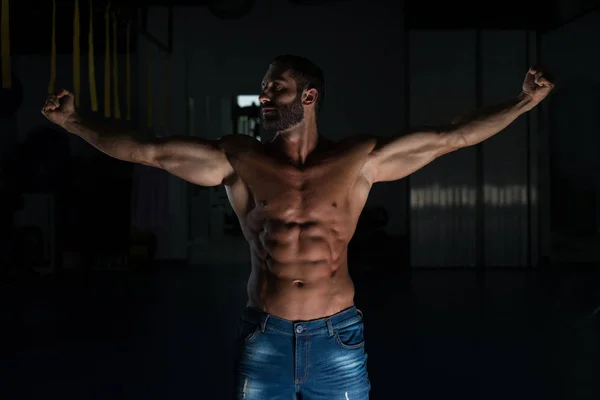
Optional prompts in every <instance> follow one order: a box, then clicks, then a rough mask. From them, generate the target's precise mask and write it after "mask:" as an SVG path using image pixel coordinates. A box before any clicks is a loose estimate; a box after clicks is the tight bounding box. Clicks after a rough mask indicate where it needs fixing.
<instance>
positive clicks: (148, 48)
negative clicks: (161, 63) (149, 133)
mask: <svg viewBox="0 0 600 400" xmlns="http://www.w3.org/2000/svg"><path fill="white" fill-rule="evenodd" d="M146 64H147V68H148V73H147V74H146V75H147V76H146V90H147V96H146V97H147V98H148V104H147V106H148V128H152V43H150V41H149V40H146Z"/></svg>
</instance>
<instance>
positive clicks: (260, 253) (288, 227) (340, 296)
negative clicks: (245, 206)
mask: <svg viewBox="0 0 600 400" xmlns="http://www.w3.org/2000/svg"><path fill="white" fill-rule="evenodd" d="M250 236H252V237H249V238H248V239H250V240H249V241H250V244H251V252H252V272H251V274H250V278H249V280H248V305H249V306H251V307H256V308H259V309H261V310H263V311H264V312H266V313H269V314H271V315H274V316H276V317H280V318H283V319H287V320H291V321H307V320H312V319H318V318H324V317H327V316H330V315H333V314H336V313H338V312H340V311H342V310H344V309H347V308H349V307H351V306H352V305H353V304H354V284H353V283H352V280H351V278H350V275H349V273H348V264H347V258H346V255H347V247H348V246H347V245H348V243H347V241H346V240H343V239H341V238H340V237H339V235H337V234H335V230H334V229H331V227H329V228H325V227H323V226H319V225H317V224H281V223H271V224H265V226H264V228H263V230H262V231H261V232H256V233H255V234H254V235H252V234H251V235H250Z"/></svg>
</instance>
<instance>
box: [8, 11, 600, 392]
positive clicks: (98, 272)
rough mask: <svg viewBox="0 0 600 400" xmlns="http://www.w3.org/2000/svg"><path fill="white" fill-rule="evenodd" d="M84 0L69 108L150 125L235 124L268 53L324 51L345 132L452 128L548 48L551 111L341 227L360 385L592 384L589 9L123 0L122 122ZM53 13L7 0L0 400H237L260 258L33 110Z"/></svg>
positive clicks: (169, 189) (65, 14) (593, 99)
mask: <svg viewBox="0 0 600 400" xmlns="http://www.w3.org/2000/svg"><path fill="white" fill-rule="evenodd" d="M56 6H57V19H56V27H57V29H56V47H57V57H56V71H57V80H56V89H58V88H61V87H66V88H69V89H73V88H74V84H73V78H72V77H73V56H72V53H73V39H72V37H73V16H74V13H73V9H74V2H73V1H66V0H58V1H57V2H56ZM79 6H80V12H81V17H80V20H81V21H80V26H81V38H80V42H81V92H80V93H79V99H80V102H81V103H80V111H81V112H82V113H83V114H85V115H87V116H89V117H92V118H97V119H99V120H104V121H105V122H106V123H108V124H129V125H130V126H131V127H134V128H136V129H138V130H139V131H140V132H141V133H142V134H146V135H151V136H169V135H173V134H187V135H194V136H201V137H205V138H217V137H219V136H222V135H224V134H227V133H231V132H239V131H240V129H241V128H240V126H243V124H242V123H243V121H244V120H245V119H244V118H245V117H244V116H250V118H251V117H252V115H253V114H252V113H253V109H252V108H249V109H240V108H239V107H238V106H237V96H238V95H257V94H258V88H259V83H260V79H261V78H262V76H263V74H264V72H265V70H266V68H267V66H268V63H269V61H270V60H271V59H272V58H273V57H274V56H276V55H278V54H282V53H292V54H299V55H303V56H306V57H308V58H310V59H311V60H313V61H314V62H315V63H317V64H318V65H319V66H321V67H322V68H323V70H324V72H325V78H326V83H327V99H326V101H325V103H324V108H323V112H322V115H321V119H320V121H319V126H320V131H321V133H322V134H324V135H325V136H327V137H329V138H331V139H334V140H338V139H341V138H343V137H346V136H348V135H350V134H355V133H370V134H375V135H380V136H392V135H398V134H401V133H402V132H404V131H405V130H406V129H407V128H408V127H409V126H416V125H423V124H437V123H444V122H448V121H450V120H452V119H453V118H454V117H456V116H458V115H461V114H464V113H466V112H469V111H471V110H473V109H474V108H477V107H479V106H485V105H490V104H493V103H496V102H500V101H503V100H507V99H509V98H511V97H512V96H515V95H517V94H518V93H519V91H520V86H521V83H522V80H523V78H524V75H525V72H526V71H527V69H528V68H529V66H530V65H532V64H538V63H541V64H542V65H543V66H544V67H545V68H547V69H548V70H549V71H550V72H551V73H552V74H553V75H554V76H555V77H556V79H557V80H556V87H555V90H554V91H553V92H552V94H551V95H550V97H549V98H548V99H546V100H545V101H544V102H543V103H542V105H540V106H539V107H537V108H536V109H535V110H533V111H532V112H530V113H528V114H526V115H524V116H522V117H521V118H519V119H518V120H517V121H515V123H513V124H512V125H511V126H510V127H509V128H507V129H506V130H505V131H503V132H501V133H500V134H498V135H496V136H494V137H493V138H491V139H489V140H487V141H486V142H484V143H482V144H481V145H479V146H475V147H471V148H467V149H462V150H460V151H458V152H456V153H452V154H449V155H447V156H444V157H442V158H440V159H438V160H436V161H434V162H433V163H431V164H430V165H428V166H426V167H425V168H423V169H422V170H420V171H418V172H416V173H415V174H413V175H411V176H410V177H408V178H406V179H403V180H401V181H398V182H393V183H385V184H379V185H378V186H376V187H375V188H374V189H373V191H372V194H371V197H370V198H369V201H368V203H367V207H366V208H365V211H364V212H363V215H362V216H361V220H360V222H359V226H358V229H357V233H356V236H355V238H354V239H353V241H352V242H351V245H350V269H351V273H352V276H353V278H354V281H355V284H356V289H357V294H356V304H357V306H358V307H359V308H361V309H362V310H363V311H364V313H365V326H366V335H367V341H368V342H367V343H368V344H367V352H368V353H369V372H370V377H371V382H372V385H373V389H372V398H373V399H375V400H377V399H396V398H398V399H400V398H404V399H430V398H431V399H433V398H440V397H442V396H443V397H461V398H463V399H504V398H512V399H526V398H527V399H531V398H536V399H569V400H572V399H595V398H598V397H599V396H600V384H599V383H598V379H597V376H598V375H599V373H600V365H599V364H600V361H599V360H600V357H599V356H600V349H599V345H600V343H599V338H600V335H599V328H600V322H599V318H600V316H599V314H600V311H599V310H600V308H599V306H600V289H599V288H598V286H599V280H598V278H599V276H600V274H599V273H598V271H599V269H598V261H599V260H600V234H599V233H600V178H599V176H600V175H599V174H598V171H599V170H600V165H599V163H600V161H599V160H600V158H599V157H597V153H598V149H599V148H600V146H599V145H600V139H599V138H598V134H599V133H600V113H598V110H599V109H600V78H598V73H597V71H598V70H600V56H599V54H600V53H599V52H598V50H597V48H598V45H597V43H598V40H599V39H600V11H599V10H598V8H597V4H596V2H594V1H583V0H580V1H567V0H555V1H550V2H542V3H540V2H516V1H509V2H495V3H481V2H480V3H476V4H467V3H466V2H433V1H429V0H427V1H424V0H423V1H405V2H383V1H374V2H371V1H369V2H367V1H364V0H363V1H358V0H356V1H340V0H338V1H318V0H312V1H300V0H297V1H284V0H280V1H275V0H257V1H242V0H240V1H233V0H231V1H225V0H223V1H217V0H214V1H197V2H193V1H180V2H167V1H166V0H165V1H139V2H125V1H113V2H112V3H111V10H114V11H115V15H114V18H116V20H117V37H116V38H115V39H116V43H117V49H116V53H117V68H118V82H117V83H116V85H115V86H113V85H114V82H113V81H111V85H110V87H111V93H110V96H111V99H112V100H114V98H113V97H112V96H113V95H114V93H113V92H114V87H117V88H118V94H119V105H120V112H121V119H117V118H115V115H114V112H113V113H111V117H108V118H107V117H105V116H104V98H105V94H106V93H105V91H104V87H105V86H104V83H105V82H104V72H105V71H104V65H105V64H104V61H105V59H104V54H105V44H106V43H105V39H104V38H105V34H106V32H105V28H104V26H105V25H104V22H105V21H104V13H105V7H106V2H105V1H99V0H98V1H94V2H93V6H92V8H91V10H90V6H89V2H87V1H83V2H82V1H80V2H79ZM90 11H91V15H92V22H93V27H94V28H93V29H94V55H95V62H94V66H95V79H96V87H97V91H98V101H99V105H100V110H99V111H98V112H93V111H92V110H91V105H90V89H89V88H90V84H89V77H88V65H89V64H88V47H89V46H88V45H87V40H88V31H89V25H90V24H89V19H90V17H89V16H90ZM127 23H130V24H131V25H130V26H131V31H130V32H131V33H130V39H131V40H130V46H129V47H128V46H127V44H126V43H127V41H126V38H127ZM111 24H112V21H111ZM51 29H52V2H34V1H15V0H13V1H10V42H11V69H12V74H13V84H12V87H11V88H10V89H8V88H3V89H1V91H0V93H1V98H0V101H1V107H0V110H1V115H0V192H1V193H0V244H1V245H0V283H1V286H0V321H1V323H0V343H1V345H0V398H3V399H4V398H6V399H29V398H35V399H37V398H42V397H46V398H47V397H50V398H54V397H59V396H60V397H61V398H63V399H137V398H143V399H150V398H156V399H164V398H181V399H187V398H217V399H220V398H228V396H229V393H230V384H231V363H232V360H233V347H232V345H231V344H232V343H233V340H234V337H235V333H236V323H237V319H238V317H239V315H240V314H241V311H242V309H243V306H244V304H245V283H246V279H247V277H248V274H249V262H248V261H249V259H248V248H247V245H246V244H245V242H244V241H243V239H242V237H241V235H240V231H239V227H238V226H237V221H236V218H235V217H234V216H233V214H232V211H231V208H230V207H229V205H228V204H227V201H226V198H225V193H224V190H223V188H211V189H207V188H198V187H193V186H192V185H190V184H188V183H186V182H183V181H182V180H180V179H178V178H175V177H172V176H168V175H167V174H165V173H163V171H158V170H150V169H148V168H144V167H140V166H133V165H131V164H127V163H123V162H120V161H117V160H114V159H111V158H109V157H107V156H105V155H104V154H102V153H100V152H98V151H96V150H95V149H93V148H92V147H91V146H89V145H88V144H87V143H85V142H83V141H82V140H80V139H79V138H77V137H74V136H69V135H67V134H66V133H65V132H64V131H62V130H60V129H58V128H56V127H53V126H52V125H51V124H49V123H48V122H47V121H45V119H44V117H43V116H42V115H41V114H40V112H39V111H40V108H41V106H42V104H43V102H44V98H45V96H46V93H47V90H48V82H49V78H50V49H51V37H52V30H51ZM110 35H111V36H109V38H110V44H111V45H112V40H113V36H112V25H111V31H110ZM127 59H129V60H130V63H131V64H130V65H131V72H130V75H129V76H130V79H129V80H127V79H126V76H127V69H126V62H127ZM112 60H113V57H112V49H111V63H112ZM111 65H112V64H111ZM111 68H112V67H111ZM111 79H112V78H111ZM128 82H129V87H130V88H131V93H132V95H131V101H130V102H129V107H130V109H131V119H130V120H126V118H125V116H126V114H127V108H128V102H127V97H126V95H127V86H128ZM112 106H114V101H113V102H111V107H112ZM149 110H151V112H150V113H149ZM149 114H150V116H151V118H149Z"/></svg>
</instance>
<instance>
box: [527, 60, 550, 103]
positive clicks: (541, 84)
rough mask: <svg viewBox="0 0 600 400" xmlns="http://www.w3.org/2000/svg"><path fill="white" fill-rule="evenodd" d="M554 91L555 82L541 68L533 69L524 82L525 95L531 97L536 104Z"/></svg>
mask: <svg viewBox="0 0 600 400" xmlns="http://www.w3.org/2000/svg"><path fill="white" fill-rule="evenodd" d="M552 89H554V82H553V81H552V79H551V78H550V77H549V76H548V74H545V73H544V72H542V71H540V70H539V68H536V67H531V68H529V71H527V75H526V76H525V80H524V81H523V94H525V95H528V96H530V97H531V98H532V99H533V102H534V104H539V103H540V102H541V101H542V100H544V98H545V97H546V96H548V94H549V93H550V92H551V91H552Z"/></svg>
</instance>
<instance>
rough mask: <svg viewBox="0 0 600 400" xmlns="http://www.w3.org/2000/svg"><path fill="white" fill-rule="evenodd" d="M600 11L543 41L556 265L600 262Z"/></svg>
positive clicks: (553, 256)
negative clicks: (551, 84)
mask: <svg viewBox="0 0 600 400" xmlns="http://www.w3.org/2000/svg"><path fill="white" fill-rule="evenodd" d="M599 27H600V11H596V12H593V13H589V14H588V15H586V16H585V17H583V18H580V19H577V20H575V21H573V22H571V23H569V24H567V25H565V26H563V27H561V28H558V29H556V30H553V31H551V32H548V33H547V34H545V35H544V37H543V61H544V64H545V65H547V66H548V68H549V69H550V70H551V71H553V73H554V74H555V75H556V76H557V79H558V80H557V85H556V89H555V92H556V93H555V94H554V95H553V97H552V99H551V101H550V102H549V104H548V106H547V118H548V122H547V123H548V139H549V152H550V163H551V167H552V168H551V171H550V174H549V176H548V177H547V179H548V180H549V185H550V187H551V193H552V197H551V199H552V202H551V210H549V212H548V214H549V217H550V219H549V221H550V228H551V230H552V236H553V237H552V243H551V251H552V258H553V260H554V262H584V263H597V262H598V261H600V251H599V250H598V249H600V240H599V236H600V235H599V234H600V174H598V171H599V170H600V159H599V158H598V148H599V145H600V139H599V135H598V133H599V132H600V116H599V114H598V109H599V107H600V78H599V77H598V75H597V73H596V71H597V70H598V69H599V68H600V56H599V54H598V51H597V47H598V45H597V38H598V37H599V29H600V28H599Z"/></svg>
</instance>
